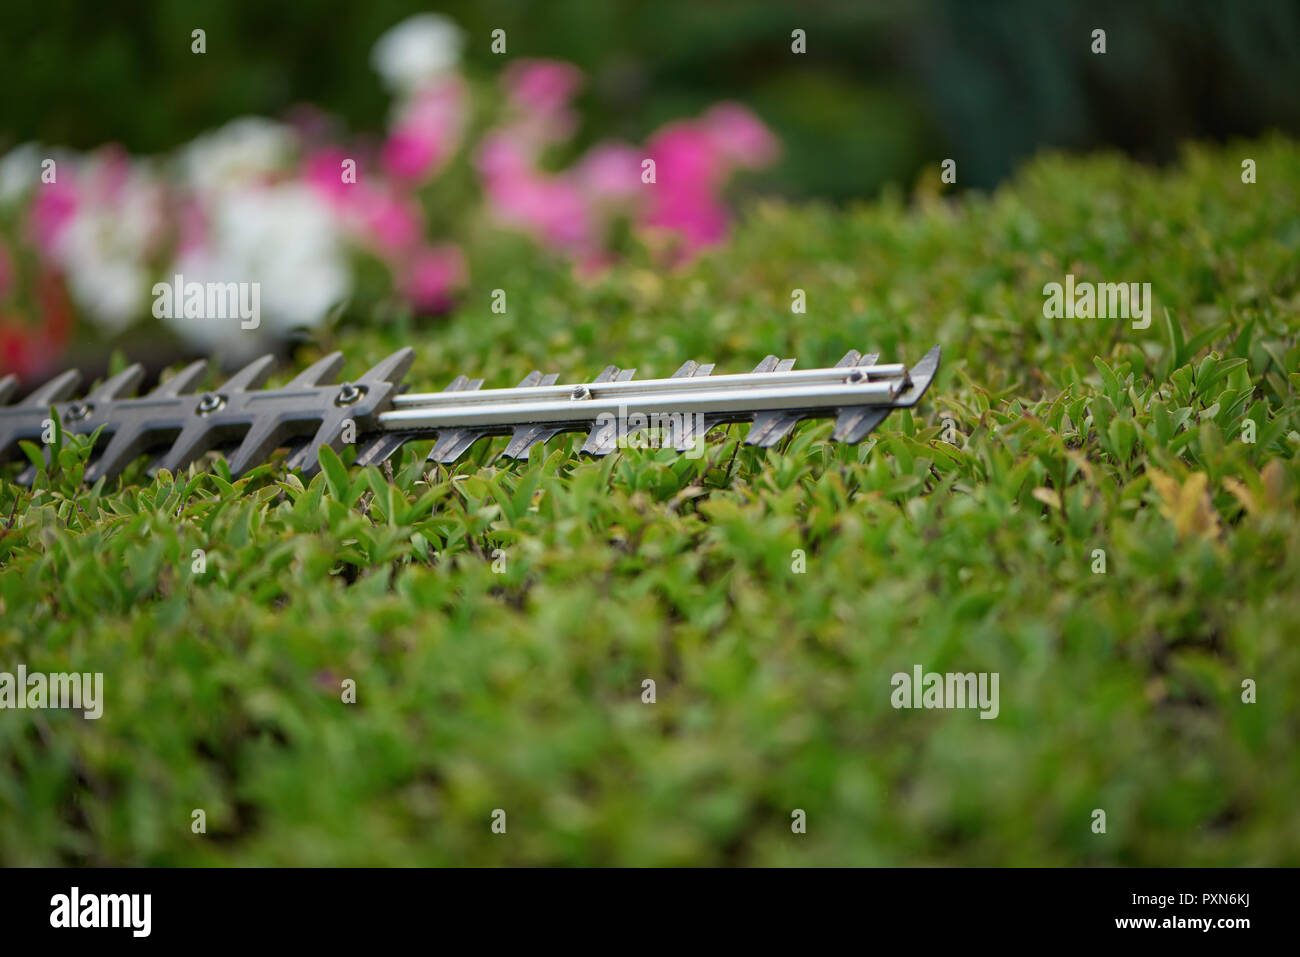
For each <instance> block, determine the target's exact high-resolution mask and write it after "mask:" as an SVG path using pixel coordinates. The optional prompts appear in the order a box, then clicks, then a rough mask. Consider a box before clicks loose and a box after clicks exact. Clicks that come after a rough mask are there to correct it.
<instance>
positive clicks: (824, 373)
mask: <svg viewBox="0 0 1300 957" xmlns="http://www.w3.org/2000/svg"><path fill="white" fill-rule="evenodd" d="M853 372H857V373H860V374H862V375H865V376H866V378H867V379H868V380H870V381H875V380H877V379H881V380H884V379H897V378H901V377H903V376H905V375H906V374H907V367H906V366H905V365H903V364H902V363H897V362H895V363H889V364H885V365H876V366H858V367H857V368H855V369H851V370H849V369H843V368H834V369H802V370H794V369H791V370H790V371H788V372H757V373H755V372H745V373H739V374H736V375H710V376H699V377H694V378H691V377H684V376H683V377H670V378H667V379H640V380H637V379H632V380H628V381H624V382H602V383H574V384H572V385H550V386H524V387H520V388H514V389H480V390H479V391H477V392H475V393H474V394H473V395H472V396H467V395H464V394H463V393H455V392H414V393H406V394H404V395H399V396H395V397H394V398H393V409H394V410H403V411H404V410H406V409H414V408H428V407H431V406H439V405H457V406H459V405H469V404H473V405H479V404H484V403H499V402H502V401H507V400H508V401H512V402H539V401H544V400H548V399H552V400H560V399H563V400H567V399H569V398H570V396H571V395H572V394H573V391H574V389H576V388H577V387H578V386H579V385H584V386H586V388H587V389H588V390H589V391H590V392H591V394H592V395H593V396H596V397H604V396H610V397H613V396H628V397H632V396H640V395H643V394H644V395H649V394H651V393H656V392H671V393H682V392H692V391H697V390H698V391H708V392H717V391H721V390H723V389H752V388H753V387H754V386H762V387H764V388H770V387H775V386H786V385H789V386H795V385H805V384H808V385H816V384H820V383H825V382H844V381H846V380H847V378H848V376H849V375H850V373H853Z"/></svg>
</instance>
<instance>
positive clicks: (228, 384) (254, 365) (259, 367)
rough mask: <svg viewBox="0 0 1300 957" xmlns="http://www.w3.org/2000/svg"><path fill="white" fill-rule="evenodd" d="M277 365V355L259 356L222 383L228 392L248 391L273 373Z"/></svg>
mask: <svg viewBox="0 0 1300 957" xmlns="http://www.w3.org/2000/svg"><path fill="white" fill-rule="evenodd" d="M274 366H275V356H272V355H265V356H258V357H257V358H256V359H254V360H253V361H252V362H250V363H249V364H248V365H246V366H244V367H243V368H242V369H240V370H239V371H238V372H236V373H235V374H234V375H232V376H231V377H230V378H229V379H227V380H226V381H225V382H223V383H222V384H221V388H222V389H223V390H225V391H227V392H247V391H249V390H250V389H256V388H257V387H258V386H260V385H261V384H262V383H263V382H265V381H266V380H267V378H269V377H270V375H271V369H272V368H273V367H274Z"/></svg>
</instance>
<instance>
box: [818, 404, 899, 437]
mask: <svg viewBox="0 0 1300 957" xmlns="http://www.w3.org/2000/svg"><path fill="white" fill-rule="evenodd" d="M891 411H893V406H888V405H855V406H851V407H850V408H847V409H842V410H841V411H840V414H839V416H838V417H837V418H836V419H835V431H834V432H832V433H831V438H833V439H835V441H837V442H848V443H850V444H856V443H858V442H861V441H862V440H863V439H865V438H866V437H867V436H868V435H870V434H871V433H872V432H874V431H875V429H876V426H878V425H879V424H880V423H881V422H884V421H885V417H886V416H888V415H889V413H890V412H891Z"/></svg>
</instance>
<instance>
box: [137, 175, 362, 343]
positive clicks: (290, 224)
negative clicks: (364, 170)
mask: <svg viewBox="0 0 1300 957" xmlns="http://www.w3.org/2000/svg"><path fill="white" fill-rule="evenodd" d="M211 217H212V218H211V221H210V226H211V228H210V233H209V241H208V242H207V244H205V245H204V246H202V247H198V248H194V249H191V250H189V251H187V252H186V253H185V254H183V255H182V256H180V257H179V258H178V260H177V261H176V262H175V263H174V264H173V266H172V269H171V270H170V271H169V272H168V273H167V274H166V275H164V276H162V277H160V278H161V279H162V280H163V281H166V282H170V281H171V280H172V277H173V276H174V275H175V274H176V273H180V274H181V275H182V276H183V277H184V281H185V283H186V284H188V283H190V282H199V283H209V282H212V283H223V284H224V283H232V282H233V283H257V285H258V297H259V303H260V313H261V314H260V316H259V324H258V326H257V328H256V329H255V330H254V329H244V328H241V323H240V322H239V321H238V320H236V319H213V318H208V319H194V318H190V319H186V318H183V317H182V315H181V313H180V310H177V317H176V318H169V319H166V320H165V321H166V322H167V323H168V324H169V325H170V326H172V327H173V328H174V329H176V330H177V331H178V332H180V333H181V334H182V335H184V336H185V337H186V338H187V339H189V340H191V341H192V342H195V343H197V344H200V345H203V346H207V347H209V348H214V349H218V350H224V351H226V352H227V353H231V354H243V353H247V352H248V351H249V349H250V348H251V347H253V346H254V345H255V344H256V343H257V342H258V341H259V340H264V338H265V336H266V335H267V334H277V333H279V334H283V333H286V332H288V331H289V330H291V329H294V328H297V327H300V326H314V325H317V324H319V323H320V321H321V320H322V319H323V318H324V317H325V316H326V314H327V313H328V312H329V310H330V309H331V308H333V307H334V306H335V305H336V304H337V303H339V302H340V301H342V300H343V299H344V298H346V297H347V295H348V293H349V292H350V291H351V287H352V277H351V273H350V271H349V268H348V262H347V258H346V250H345V246H344V236H343V235H342V233H341V230H340V225H339V222H338V220H337V218H336V217H335V216H334V214H333V212H332V210H330V208H329V207H328V206H327V205H326V204H325V203H324V202H323V201H322V200H321V199H320V198H318V197H317V196H316V194H315V193H314V192H312V190H311V189H310V188H308V187H307V186H305V185H303V184H301V183H294V182H287V183H282V184H279V185H275V186H270V187H265V188H258V187H248V188H245V189H242V190H239V191H235V192H232V193H229V194H228V195H226V196H225V197H224V198H223V200H222V201H221V202H220V203H218V204H216V205H215V206H214V207H213V208H212V210H211Z"/></svg>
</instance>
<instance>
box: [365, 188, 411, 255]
mask: <svg viewBox="0 0 1300 957" xmlns="http://www.w3.org/2000/svg"><path fill="white" fill-rule="evenodd" d="M357 210H358V215H359V218H360V227H361V231H362V234H363V235H364V236H365V238H366V239H367V240H369V241H370V242H371V243H372V244H373V245H374V246H375V247H376V248H377V249H378V251H379V252H380V254H381V255H384V256H390V257H391V256H395V255H397V254H399V253H401V252H403V251H405V250H407V249H410V248H411V247H412V246H414V245H415V244H416V243H417V242H419V240H420V239H421V237H423V235H424V217H423V216H422V215H421V213H420V206H419V204H418V203H416V202H415V200H413V199H411V198H409V197H406V196H398V195H397V194H395V193H392V192H389V191H387V190H378V189H373V190H366V191H365V196H364V199H359V201H358V206H357Z"/></svg>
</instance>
